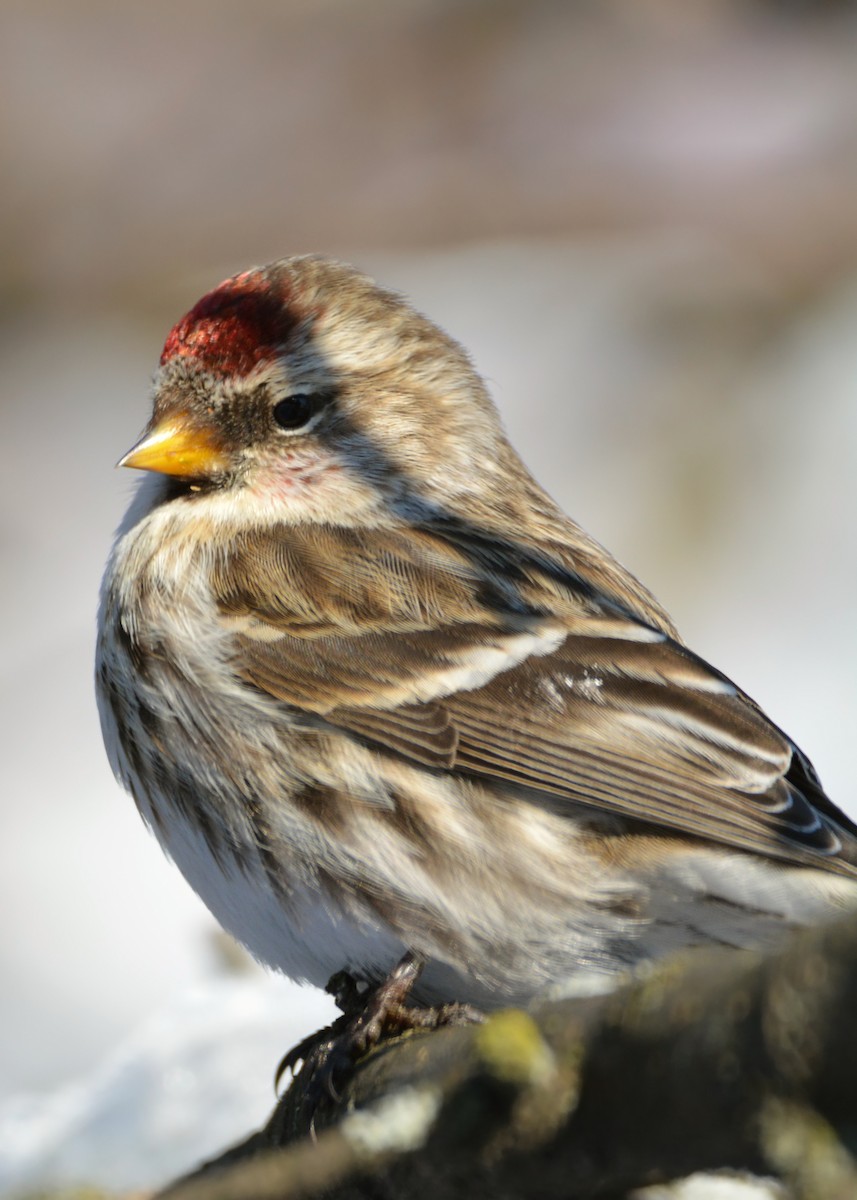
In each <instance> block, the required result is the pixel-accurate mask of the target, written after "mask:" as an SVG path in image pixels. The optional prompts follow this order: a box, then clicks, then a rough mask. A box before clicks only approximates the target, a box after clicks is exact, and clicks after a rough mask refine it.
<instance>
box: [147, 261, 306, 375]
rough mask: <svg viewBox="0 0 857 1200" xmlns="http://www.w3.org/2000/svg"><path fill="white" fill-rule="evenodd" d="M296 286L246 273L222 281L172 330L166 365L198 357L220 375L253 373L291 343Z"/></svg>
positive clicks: (295, 317)
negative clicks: (293, 295) (292, 294)
mask: <svg viewBox="0 0 857 1200" xmlns="http://www.w3.org/2000/svg"><path fill="white" fill-rule="evenodd" d="M291 298H292V297H291V288H290V287H289V285H288V283H287V282H286V281H284V280H278V281H277V285H276V286H274V285H273V284H272V282H271V280H270V279H269V278H268V277H267V276H266V275H265V274H264V273H262V272H260V271H245V272H244V273H243V274H241V275H236V276H235V277H234V278H232V279H227V280H226V281H225V282H224V283H221V284H220V285H219V286H218V287H216V288H215V289H214V291H212V292H209V293H208V295H207V296H203V298H202V299H201V300H200V301H199V302H198V303H197V304H195V305H194V307H193V308H192V309H191V310H190V312H189V313H188V314H187V315H186V316H184V317H182V319H181V320H180V321H179V323H178V324H177V325H176V326H175V327H174V328H173V329H172V331H171V332H170V334H169V336H168V338H167V340H166V342H165V343H164V349H163V353H162V354H161V366H163V365H164V364H165V363H167V362H170V361H172V360H174V359H176V358H193V359H195V360H196V361H197V362H199V364H200V366H202V367H204V368H205V370H207V371H210V372H211V373H212V374H215V375H219V376H223V377H226V376H232V377H235V376H238V377H240V376H244V375H249V373H250V372H251V371H252V370H253V368H254V367H256V366H258V365H259V363H263V362H271V361H272V360H273V359H274V358H276V357H277V355H278V354H279V353H280V352H281V351H282V349H283V348H284V347H285V346H286V345H287V344H288V341H289V338H290V337H291V334H292V333H293V331H294V329H295V327H296V325H297V324H298V323H299V320H300V316H299V315H298V314H296V313H295V312H294V310H293V308H292V307H291V306H290V301H291Z"/></svg>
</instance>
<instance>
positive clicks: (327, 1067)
mask: <svg viewBox="0 0 857 1200" xmlns="http://www.w3.org/2000/svg"><path fill="white" fill-rule="evenodd" d="M425 965H426V960H425V958H423V957H422V955H420V954H416V953H414V952H413V951H410V950H409V951H408V952H407V954H405V955H404V956H403V957H402V959H401V960H400V961H399V962H398V963H397V964H396V966H395V967H394V968H393V970H392V971H391V972H390V974H389V975H388V976H387V978H386V979H385V980H384V982H383V983H381V984H379V985H378V987H376V988H374V989H370V990H367V989H366V988H365V987H364V988H362V989H361V986H360V984H359V983H358V982H357V981H356V980H355V979H354V977H353V976H352V975H349V974H348V972H346V971H339V972H337V974H336V975H333V976H331V979H330V981H329V982H328V985H327V988H326V990H327V991H328V992H330V993H331V995H332V996H333V997H334V998H335V1000H336V1003H337V1004H338V1005H339V1007H340V1008H341V1009H342V1016H341V1017H338V1018H337V1019H336V1020H335V1021H334V1022H333V1024H332V1025H328V1026H327V1027H326V1028H325V1029H320V1030H319V1031H318V1033H314V1034H311V1035H310V1036H309V1037H307V1038H304V1040H303V1041H302V1042H298V1044H297V1045H296V1046H293V1047H292V1049H291V1050H290V1051H289V1052H288V1054H286V1055H285V1056H284V1057H283V1059H282V1061H281V1062H280V1065H279V1067H278V1068H277V1073H276V1076H275V1086H277V1087H279V1083H280V1080H281V1078H282V1077H283V1075H284V1074H285V1072H286V1071H290V1072H291V1073H292V1074H293V1075H295V1074H296V1073H297V1072H296V1067H297V1065H298V1063H302V1064H303V1066H302V1067H301V1073H303V1072H304V1071H306V1072H307V1073H308V1075H309V1078H310V1083H309V1088H310V1089H311V1091H312V1092H313V1093H314V1094H315V1098H316V1099H320V1098H321V1095H322V1094H324V1093H326V1094H327V1095H328V1096H329V1097H330V1098H331V1099H333V1100H338V1099H339V1093H338V1091H337V1089H336V1080H337V1078H341V1077H342V1076H343V1075H345V1074H346V1073H347V1072H348V1071H349V1070H350V1069H351V1068H352V1067H353V1066H354V1064H355V1063H356V1062H357V1061H358V1060H359V1059H361V1058H362V1057H363V1056H364V1055H365V1054H368V1053H369V1051H370V1050H372V1049H374V1048H375V1047H376V1046H377V1045H379V1044H380V1043H381V1042H382V1041H383V1040H384V1039H385V1038H388V1037H398V1036H399V1035H400V1034H402V1033H407V1032H410V1031H411V1030H415V1029H425V1030H430V1029H437V1028H439V1027H440V1026H441V1025H471V1024H474V1023H477V1022H481V1021H483V1020H484V1019H485V1018H484V1016H483V1014H482V1013H481V1012H480V1011H479V1010H478V1009H477V1008H474V1007H473V1006H472V1005H470V1004H440V1005H437V1006H436V1007H434V1008H413V1007H411V1006H409V1005H408V1004H407V1003H406V1001H407V999H408V996H409V995H410V993H411V991H412V989H413V987H414V985H415V984H416V982H417V980H418V979H419V977H420V975H421V974H422V973H423V970H424V968H425Z"/></svg>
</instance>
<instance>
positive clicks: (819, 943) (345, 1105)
mask: <svg viewBox="0 0 857 1200" xmlns="http://www.w3.org/2000/svg"><path fill="white" fill-rule="evenodd" d="M855 1015H857V920H855V919H853V918H851V919H849V920H845V921H840V922H838V923H836V924H834V925H830V926H827V927H823V928H819V929H815V930H811V931H805V932H801V933H799V934H796V935H795V936H794V937H793V938H792V939H791V940H790V941H789V943H788V944H787V945H786V946H785V948H784V949H783V950H782V951H781V952H780V953H778V954H776V955H772V956H762V955H757V954H749V953H746V952H741V951H694V952H692V953H687V954H685V955H682V956H679V957H678V958H675V959H672V960H670V961H668V962H666V963H665V964H663V965H661V966H659V967H656V968H654V969H652V970H651V971H650V972H649V973H648V974H647V975H646V976H645V978H638V979H636V980H635V981H634V982H632V983H630V984H628V985H627V986H626V987H624V988H622V989H621V990H620V991H618V992H616V993H614V994H613V995H611V996H603V997H591V998H588V999H584V1000H581V999H576V1000H575V999H569V1000H557V1001H552V1002H548V1003H544V1004H541V1005H539V1006H537V1007H536V1008H534V1009H533V1011H532V1012H530V1013H524V1012H521V1011H517V1010H509V1011H505V1012H500V1013H497V1014H495V1015H493V1016H492V1017H491V1018H490V1019H489V1020H488V1021H487V1023H486V1024H485V1025H482V1026H468V1027H465V1028H454V1029H439V1030H436V1031H435V1032H433V1033H430V1034H414V1035H410V1036H406V1037H403V1038H400V1039H398V1040H396V1041H393V1042H388V1043H385V1044H384V1045H383V1046H381V1047H380V1048H379V1049H378V1050H376V1051H375V1052H373V1053H372V1054H370V1055H369V1056H367V1058H366V1059H364V1060H363V1061H362V1062H361V1063H360V1064H358V1066H357V1067H356V1068H355V1070H354V1072H353V1074H352V1076H351V1077H350V1078H349V1079H348V1080H347V1082H345V1084H344V1085H343V1088H342V1094H341V1097H340V1098H339V1099H338V1101H334V1100H333V1099H331V1100H330V1101H329V1102H326V1103H325V1104H324V1106H323V1107H321V1108H319V1109H318V1110H316V1111H315V1113H312V1112H311V1111H310V1109H309V1104H308V1100H307V1088H308V1085H309V1083H310V1080H309V1079H308V1078H305V1073H303V1072H302V1073H301V1074H300V1075H299V1076H298V1078H297V1079H296V1080H295V1081H294V1083H293V1084H292V1086H291V1087H290V1089H289V1091H288V1092H287V1093H286V1095H285V1096H284V1097H283V1098H282V1099H281V1101H280V1103H279V1104H278V1105H277V1107H276V1109H275V1111H274V1114H273V1116H272V1118H271V1120H270V1121H269V1123H268V1125H267V1126H266V1127H265V1128H264V1129H263V1130H260V1131H259V1132H258V1133H256V1134H254V1135H253V1136H252V1137H251V1138H250V1139H248V1141H247V1142H245V1143H244V1144H243V1145H242V1146H240V1147H236V1148H235V1149H234V1150H232V1151H230V1152H228V1153H227V1154H226V1155H224V1156H222V1157H221V1158H219V1159H218V1160H216V1161H215V1162H214V1163H211V1164H209V1165H208V1166H207V1167H205V1168H203V1170H202V1171H200V1172H198V1173H196V1174H195V1175H194V1176H192V1177H189V1178H187V1179H186V1180H183V1181H180V1182H179V1183H178V1184H176V1185H174V1186H173V1187H172V1188H170V1189H168V1190H167V1192H166V1193H164V1196H165V1197H166V1196H168V1197H169V1200H238V1198H239V1197H240V1198H241V1200H248V1197H257V1198H259V1200H263V1198H265V1197H274V1196H276V1197H296V1196H307V1197H310V1196H321V1195H324V1196H325V1197H328V1198H330V1200H379V1198H380V1197H393V1196H395V1197H397V1198H399V1200H407V1198H408V1197H424V1196H429V1195H430V1196H432V1197H433V1198H437V1200H443V1198H444V1197H450V1198H453V1197H455V1198H459V1197H468V1200H470V1198H473V1200H479V1198H480V1197H486V1198H487V1197H490V1198H491V1200H504V1198H512V1197H515V1198H519V1197H529V1196H532V1197H539V1198H540V1200H546V1198H550V1197H554V1196H556V1197H562V1198H563V1200H566V1198H567V1197H569V1196H572V1197H575V1198H576V1200H588V1198H594V1197H601V1198H604V1200H606V1198H607V1197H610V1198H614V1200H615V1198H617V1197H621V1196H625V1195H626V1194H627V1193H628V1192H629V1191H630V1190H631V1189H633V1188H637V1187H641V1186H644V1185H646V1184H651V1183H657V1182H661V1181H666V1180H671V1179H676V1178H681V1177H683V1176H685V1175H688V1174H691V1173H693V1172H695V1171H703V1170H717V1169H722V1168H731V1169H735V1170H740V1171H751V1172H758V1173H762V1174H768V1175H774V1176H777V1177H779V1178H781V1179H784V1180H786V1181H787V1182H788V1183H789V1185H790V1187H791V1188H792V1190H793V1194H794V1195H795V1196H796V1197H799V1198H801V1200H853V1198H854V1197H855V1196H857V1167H855V1163H854V1160H853V1159H852V1153H853V1152H854V1149H855V1145H856V1144H857V1039H855V1037H854V1035H853V1025H854V1020H855Z"/></svg>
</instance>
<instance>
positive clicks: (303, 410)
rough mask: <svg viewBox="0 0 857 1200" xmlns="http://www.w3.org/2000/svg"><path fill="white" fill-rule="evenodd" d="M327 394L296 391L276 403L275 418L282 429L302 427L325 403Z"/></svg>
mask: <svg viewBox="0 0 857 1200" xmlns="http://www.w3.org/2000/svg"><path fill="white" fill-rule="evenodd" d="M326 399H327V397H326V396H321V395H319V394H318V393H316V392H295V394H294V396H287V397H286V398H285V400H280V401H279V402H278V403H277V404H275V405H274V410H273V411H274V420H275V421H276V422H277V424H278V425H279V427H280V428H281V429H302V428H303V426H304V425H306V424H308V422H309V421H310V420H311V419H312V418H313V417H314V416H315V414H316V413H317V412H318V410H319V409H320V408H321V406H322V405H323V404H324V402H325V400H326Z"/></svg>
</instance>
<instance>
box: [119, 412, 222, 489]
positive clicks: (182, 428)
mask: <svg viewBox="0 0 857 1200" xmlns="http://www.w3.org/2000/svg"><path fill="white" fill-rule="evenodd" d="M116 465H117V467H134V468H136V469H137V470H139V471H160V472H161V474H162V475H179V476H182V477H184V478H185V479H200V478H206V477H208V476H210V475H215V474H217V472H218V471H223V470H225V469H226V467H227V466H228V465H229V458H228V456H227V454H226V452H225V450H224V448H223V445H222V443H221V442H219V441H218V440H217V438H216V437H215V436H214V433H213V432H210V431H209V430H206V429H203V428H200V426H199V424H198V423H196V422H194V421H193V420H192V419H191V418H190V417H188V416H185V415H184V414H180V415H178V416H175V417H165V418H164V419H163V420H161V421H159V422H158V423H157V424H156V425H154V426H153V427H152V428H151V429H149V430H147V431H146V433H144V434H143V436H142V437H141V438H140V440H139V442H137V443H136V445H134V446H132V447H131V449H130V450H129V451H128V453H127V454H126V455H125V456H124V457H123V458H120V459H119V462H118V463H117V464H116Z"/></svg>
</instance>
